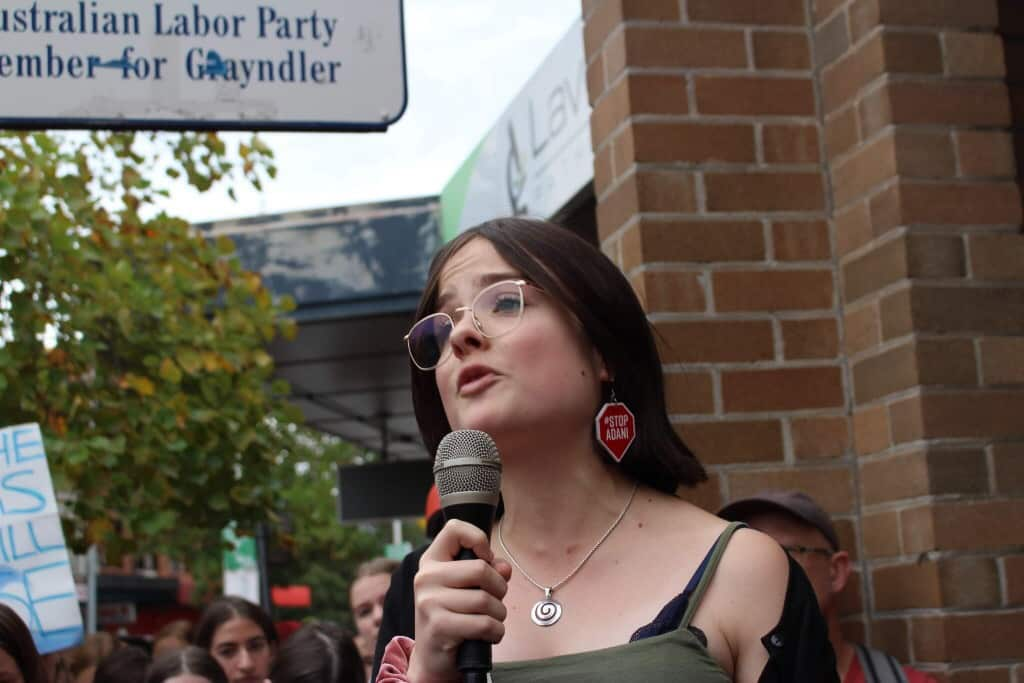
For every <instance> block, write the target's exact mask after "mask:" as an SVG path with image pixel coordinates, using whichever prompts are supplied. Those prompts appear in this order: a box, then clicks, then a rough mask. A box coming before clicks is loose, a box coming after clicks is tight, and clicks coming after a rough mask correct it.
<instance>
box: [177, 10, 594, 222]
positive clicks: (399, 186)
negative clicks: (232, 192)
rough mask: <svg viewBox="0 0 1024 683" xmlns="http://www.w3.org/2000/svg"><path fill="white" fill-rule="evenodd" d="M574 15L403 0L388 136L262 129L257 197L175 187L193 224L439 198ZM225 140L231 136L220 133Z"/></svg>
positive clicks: (181, 210)
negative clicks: (272, 167)
mask: <svg viewBox="0 0 1024 683" xmlns="http://www.w3.org/2000/svg"><path fill="white" fill-rule="evenodd" d="M579 15H580V0H517V1H516V2H507V1H501V0H405V40H406V65H407V78H408V88H409V104H408V108H407V109H406V111H405V115H404V116H403V117H402V118H401V119H400V120H399V121H398V122H397V123H396V124H395V125H393V126H392V127H391V128H390V129H389V130H388V131H387V132H386V133H266V134H264V135H263V137H264V139H265V140H266V141H267V142H268V143H269V145H270V147H271V148H272V149H273V150H274V154H275V158H276V163H277V166H278V177H277V179H276V180H275V181H272V182H271V183H269V184H268V185H267V186H266V187H265V190H264V192H263V193H262V194H258V193H256V192H253V191H244V192H243V191H239V192H238V201H237V202H232V201H231V200H230V199H228V198H227V196H226V195H225V193H224V191H223V189H222V190H220V191H214V192H212V193H208V196H199V195H197V194H196V193H195V192H193V191H191V190H190V189H188V188H176V189H175V190H174V192H173V195H172V197H171V202H170V207H169V208H170V211H171V212H172V213H174V214H175V215H179V216H181V217H183V218H186V219H188V220H189V221H192V222H204V221H211V220H221V219H224V218H236V217H240V216H251V215H255V214H260V213H268V212H274V213H276V212H282V211H294V210H303V209H313V208H319V207H326V206H336V205H341V204H356V203H360V202H367V201H375V200H381V199H399V198H402V197H414V196H422V195H432V194H438V193H439V192H440V191H441V188H442V187H443V186H444V184H445V182H447V180H448V179H449V178H450V177H451V175H452V174H453V173H454V172H455V170H456V169H457V168H458V167H459V165H460V164H461V163H462V161H463V160H464V159H465V158H466V157H467V156H469V153H470V152H471V151H472V150H473V148H474V146H475V145H476V143H477V142H479V141H480V140H481V139H482V138H483V136H484V135H485V134H486V133H487V131H488V130H489V129H490V127H491V125H492V124H494V122H495V121H496V120H497V118H498V116H500V115H501V113H502V112H503V111H504V110H505V108H506V107H507V106H508V104H509V102H510V101H511V100H512V98H513V97H515V95H516V93H518V92H519V90H520V88H522V86H523V85H524V84H525V83H526V81H527V80H528V79H529V78H530V76H531V75H532V74H533V72H534V71H535V70H536V68H537V66H538V65H539V64H540V62H541V61H543V59H544V57H545V56H547V54H548V52H550V51H551V49H552V48H553V47H554V46H555V44H556V43H557V42H558V39H559V38H561V37H562V36H563V35H564V34H565V32H566V31H567V30H568V29H569V26H571V25H572V23H573V21H574V20H576V19H577V18H578V17H579ZM225 135H226V136H227V137H230V134H225Z"/></svg>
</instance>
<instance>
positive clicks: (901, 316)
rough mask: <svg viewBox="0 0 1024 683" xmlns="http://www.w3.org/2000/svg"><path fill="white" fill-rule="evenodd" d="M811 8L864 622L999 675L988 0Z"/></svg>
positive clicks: (1004, 522) (1009, 422) (1007, 625)
mask: <svg viewBox="0 0 1024 683" xmlns="http://www.w3.org/2000/svg"><path fill="white" fill-rule="evenodd" d="M817 4H818V9H819V10H820V11H819V13H818V14H817V15H816V17H815V19H816V38H817V43H816V44H817V47H818V48H819V49H818V51H817V55H818V58H819V59H818V67H819V69H820V74H821V78H820V80H821V84H822V94H823V97H822V100H823V107H824V114H825V121H826V146H827V154H828V162H829V171H830V174H831V178H832V199H833V206H834V214H833V217H834V227H835V231H836V237H837V248H838V254H839V264H840V269H841V280H842V300H843V313H844V322H845V325H844V327H845V335H844V344H843V347H844V352H845V354H846V356H847V358H848V359H849V364H850V367H851V370H852V377H853V406H854V409H853V417H854V444H855V449H856V452H857V455H858V456H859V457H858V470H859V476H858V481H859V490H858V498H859V501H860V504H861V511H862V530H863V534H862V538H863V550H864V556H865V565H866V571H867V572H868V575H869V576H870V580H869V581H867V585H868V594H869V595H870V604H869V614H870V616H871V619H872V624H871V626H872V628H871V629H870V631H871V634H872V636H873V640H874V641H875V642H876V643H877V644H880V645H882V646H883V647H886V648H888V649H890V650H892V651H895V652H897V653H898V654H899V655H901V656H903V657H906V658H908V659H912V660H916V661H919V662H923V663H925V664H926V665H927V666H929V667H930V668H933V669H934V670H937V671H940V672H944V673H945V674H946V676H947V678H948V680H964V681H966V680H972V681H973V680H979V679H978V678H977V676H978V675H980V674H979V672H980V671H984V676H985V679H984V680H992V681H997V680H998V681H1010V680H1011V675H1012V674H1011V670H1012V667H1011V665H1010V664H1009V663H1008V662H1009V661H1012V660H1017V661H1021V658H1022V656H1024V649H1022V647H1021V643H1024V640H1022V635H1021V634H1022V633H1024V610H1021V609H1019V608H1015V604H1016V605H1019V604H1020V600H1019V599H1016V600H1015V599H1014V597H1013V596H1012V595H1011V594H1010V593H1011V592H1010V591H1009V590H1008V589H1009V586H1010V585H1015V584H1016V582H1018V581H1020V580H1021V576H1022V575H1021V573H1020V570H1019V569H1017V570H1015V569H1014V567H1016V563H1019V559H1018V558H1015V551H1016V552H1017V553H1019V551H1020V549H1021V545H1024V500H1022V499H1021V497H1020V494H1021V493H1024V487H1022V486H1021V484H1022V482H1021V471H1022V470H1021V465H1022V463H1024V443H1022V440H1024V391H1022V386H1021V383H1022V382H1024V288H1022V286H1021V284H1022V279H1024V237H1022V235H1021V234H1020V224H1021V197H1020V192H1019V190H1018V187H1017V184H1016V182H1015V177H1016V175H1017V169H1016V164H1015V159H1014V153H1013V144H1012V139H1011V135H1010V132H1009V128H1010V126H1011V122H1012V120H1011V110H1010V102H1009V93H1008V89H1007V84H1006V69H1005V60H1004V51H1003V45H1002V41H1001V39H1000V37H999V35H997V33H996V27H997V24H998V22H999V13H998V10H997V2H996V1H995V0H972V2H959V1H958V0H930V1H929V2H906V1H905V0H853V1H846V2H842V1H840V2H835V1H833V2H824V1H822V0H819V1H818V3H817ZM1018 557H1019V556H1018ZM1014 574H1016V575H1014ZM1008 581H1009V582H1010V583H1007V582H1008ZM922 610H926V611H922Z"/></svg>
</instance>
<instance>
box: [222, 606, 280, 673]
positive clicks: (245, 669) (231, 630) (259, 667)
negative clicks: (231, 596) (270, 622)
mask: <svg viewBox="0 0 1024 683" xmlns="http://www.w3.org/2000/svg"><path fill="white" fill-rule="evenodd" d="M210 654H211V655H213V658H214V659H216V660H217V663H218V664H220V667H221V668H222V669H224V673H225V674H227V678H228V681H230V682H231V683H263V681H264V680H265V679H266V678H267V676H268V675H269V674H270V666H271V664H273V661H274V646H273V644H272V643H271V642H270V641H268V640H267V636H266V635H265V634H264V633H263V629H261V628H260V627H259V624H257V623H256V622H254V621H252V620H251V619H246V618H244V617H234V618H233V619H229V620H228V621H225V622H224V623H223V624H221V625H220V626H219V627H217V630H216V631H214V633H213V639H212V640H211V642H210Z"/></svg>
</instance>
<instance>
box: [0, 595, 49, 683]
mask: <svg viewBox="0 0 1024 683" xmlns="http://www.w3.org/2000/svg"><path fill="white" fill-rule="evenodd" d="M47 678H48V676H47V673H46V668H45V667H44V666H43V660H42V658H41V657H40V656H39V651H38V650H36V644H35V643H34V642H33V641H32V634H31V633H29V630H28V627H27V626H25V622H24V621H22V620H21V617H19V616H18V614H17V612H15V611H14V610H13V609H11V608H10V607H8V606H7V605H5V604H3V603H0V683H33V682H34V681H46V680H47Z"/></svg>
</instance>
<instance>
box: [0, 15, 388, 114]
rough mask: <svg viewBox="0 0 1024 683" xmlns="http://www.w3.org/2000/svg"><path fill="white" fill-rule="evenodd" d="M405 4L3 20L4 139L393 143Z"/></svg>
mask: <svg viewBox="0 0 1024 683" xmlns="http://www.w3.org/2000/svg"><path fill="white" fill-rule="evenodd" d="M405 106H406V77H405V47H404V37H403V31H402V1H401V0H350V1H348V2H345V1H344V0H287V2H285V1H284V0H264V1H263V2H252V1H251V0H246V1H244V2H240V1H239V0H162V1H159V2H157V1H153V0H148V1H145V2H139V1H138V0H104V1H103V2H96V1H93V2H83V1H81V0H37V1H36V2H27V1H24V2H21V1H19V2H4V3H3V7H2V8H0V126H3V127H20V128H43V127H48V128H152V129H240V130H324V131H344V130H384V129H386V128H387V127H388V126H389V125H390V124H392V123H394V122H395V121H397V120H398V119H399V117H401V115H402V113H403V112H404V111H405Z"/></svg>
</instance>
